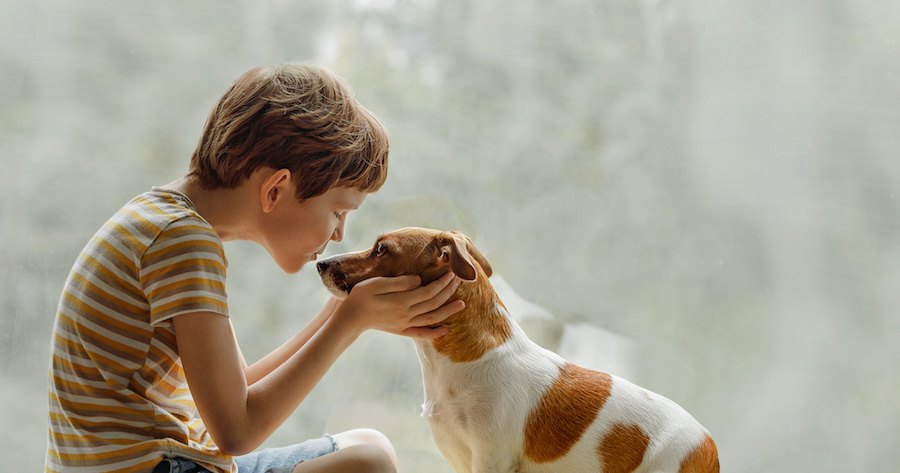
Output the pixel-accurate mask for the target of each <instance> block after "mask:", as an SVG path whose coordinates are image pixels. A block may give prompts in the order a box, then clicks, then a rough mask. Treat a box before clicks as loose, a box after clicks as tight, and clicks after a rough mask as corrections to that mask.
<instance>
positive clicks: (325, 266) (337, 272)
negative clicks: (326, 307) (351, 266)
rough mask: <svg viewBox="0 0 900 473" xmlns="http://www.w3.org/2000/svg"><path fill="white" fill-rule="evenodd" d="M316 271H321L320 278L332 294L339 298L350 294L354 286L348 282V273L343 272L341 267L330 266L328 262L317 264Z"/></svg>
mask: <svg viewBox="0 0 900 473" xmlns="http://www.w3.org/2000/svg"><path fill="white" fill-rule="evenodd" d="M316 269H317V270H318V271H319V278H321V279H322V284H324V285H325V287H326V288H327V289H328V290H329V291H330V292H331V293H332V294H334V295H336V296H338V297H344V296H346V295H347V294H350V290H351V289H353V285H352V284H350V282H349V281H348V280H347V273H345V272H344V271H343V270H341V269H340V267H338V266H337V265H333V264H329V263H328V262H327V260H326V261H323V262H320V263H319V264H317V265H316Z"/></svg>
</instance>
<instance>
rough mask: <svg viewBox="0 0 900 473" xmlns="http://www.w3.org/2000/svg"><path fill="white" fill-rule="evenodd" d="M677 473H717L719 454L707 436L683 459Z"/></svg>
mask: <svg viewBox="0 0 900 473" xmlns="http://www.w3.org/2000/svg"><path fill="white" fill-rule="evenodd" d="M678 473H719V452H718V451H717V450H716V444H715V442H713V440H712V439H711V438H710V437H709V435H707V436H706V437H705V438H704V439H703V442H700V445H697V447H696V448H694V450H693V451H691V453H690V454H688V456H686V457H685V458H684V460H683V461H682V462H681V468H680V469H679V470H678Z"/></svg>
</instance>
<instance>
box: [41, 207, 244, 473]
mask: <svg viewBox="0 0 900 473" xmlns="http://www.w3.org/2000/svg"><path fill="white" fill-rule="evenodd" d="M225 267H226V261H225V256H224V252H223V249H222V242H221V240H220V239H219V237H218V235H217V234H216V231H215V230H214V229H213V228H212V226H210V224H209V223H207V222H206V221H205V220H204V219H203V218H202V217H201V216H200V215H199V214H198V213H197V212H196V210H195V209H194V207H193V204H192V203H191V202H190V200H188V198H187V197H186V196H184V195H182V194H180V193H176V192H172V191H168V190H163V189H153V190H152V191H150V192H147V193H144V194H141V195H139V196H138V197H136V198H134V199H133V200H132V201H130V202H128V203H127V204H125V206H124V207H122V209H121V210H119V211H118V212H117V213H116V214H115V215H114V216H113V217H112V218H111V219H110V220H109V221H108V222H107V223H106V224H105V225H104V226H103V227H102V228H101V229H100V230H99V231H98V232H97V234H96V235H94V237H93V238H92V239H91V240H90V242H88V244H87V246H85V248H84V250H82V252H81V254H80V255H79V256H78V259H77V261H76V262H75V265H74V266H73V267H72V271H71V273H70V274H69V277H68V279H67V281H66V285H65V288H64V289H63V294H62V298H61V300H60V303H59V308H58V310H57V314H56V323H55V324H54V329H53V344H52V357H51V364H50V390H49V401H50V412H49V424H50V429H49V435H48V445H47V457H46V464H45V470H46V471H48V472H52V471H59V472H84V473H87V472H90V473H95V472H111V471H116V472H148V471H150V470H152V469H153V467H154V465H156V464H157V463H159V462H160V461H161V460H162V459H163V458H169V457H184V458H188V459H191V460H194V461H196V462H197V463H199V464H201V465H202V466H205V467H206V468H208V469H210V470H212V471H220V472H224V471H231V470H232V466H233V460H232V458H231V457H230V456H227V455H224V454H223V453H222V452H221V451H219V449H218V448H217V447H216V445H215V444H214V443H213V440H212V438H210V436H209V434H208V433H207V431H206V427H205V426H204V425H203V422H202V421H201V420H200V417H199V415H198V414H197V408H196V406H195V405H194V401H193V399H192V398H191V393H190V391H189V390H188V386H187V383H186V381H185V377H184V371H183V369H182V366H181V361H180V358H179V356H178V349H177V345H176V343H175V334H174V332H173V329H172V321H171V318H172V317H175V316H177V315H180V314H185V313H190V312H199V311H205V312H214V313H219V314H222V315H223V316H226V317H227V316H228V310H227V303H226V297H225Z"/></svg>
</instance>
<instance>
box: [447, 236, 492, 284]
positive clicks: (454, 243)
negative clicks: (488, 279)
mask: <svg viewBox="0 0 900 473" xmlns="http://www.w3.org/2000/svg"><path fill="white" fill-rule="evenodd" d="M450 233H451V236H450V238H448V239H447V244H446V245H445V246H444V247H443V248H441V256H440V257H441V260H443V261H445V262H448V263H449V264H450V269H451V270H452V271H453V272H454V273H455V274H456V275H457V276H459V277H460V279H462V280H463V281H474V280H475V278H476V277H477V276H478V270H477V269H476V268H475V262H477V263H478V265H479V266H481V269H482V270H483V271H484V272H485V274H486V275H487V276H490V275H491V272H492V270H491V265H490V264H488V262H487V260H486V259H485V258H484V255H482V254H481V252H480V251H478V248H476V247H475V245H474V244H473V243H472V240H470V239H469V237H467V236H465V235H463V234H462V233H459V232H450ZM473 259H474V261H473Z"/></svg>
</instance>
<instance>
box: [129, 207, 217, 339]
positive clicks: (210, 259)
mask: <svg viewBox="0 0 900 473" xmlns="http://www.w3.org/2000/svg"><path fill="white" fill-rule="evenodd" d="M225 272H226V261H225V254H224V250H223V248H222V241H221V240H220V239H219V236H218V234H217V233H216V231H215V230H214V229H213V228H212V227H211V226H210V225H209V224H208V223H206V222H205V221H203V220H202V219H200V218H197V217H184V218H181V219H179V220H175V221H173V222H171V223H169V224H168V225H167V226H166V227H165V228H164V229H163V230H162V232H161V233H160V234H159V235H158V236H157V238H156V239H155V240H154V241H153V243H152V244H151V245H150V246H149V247H148V248H147V250H146V251H145V252H144V255H143V257H142V258H141V278H140V279H141V286H142V287H143V290H144V294H145V295H146V297H147V301H148V303H149V304H150V324H151V325H157V324H159V323H160V322H163V321H165V320H168V319H171V318H172V317H175V316H176V315H181V314H187V313H191V312H213V313H216V314H222V315H224V316H226V317H227V316H228V302H227V298H226V295H225Z"/></svg>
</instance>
